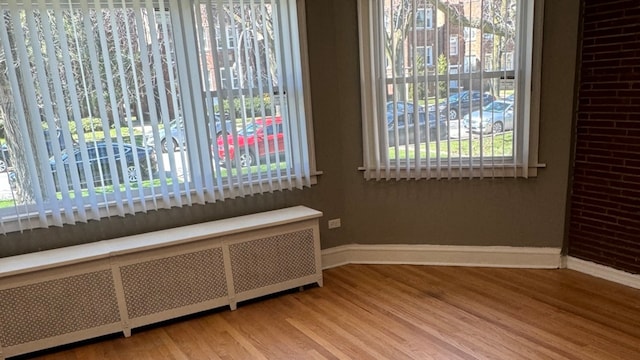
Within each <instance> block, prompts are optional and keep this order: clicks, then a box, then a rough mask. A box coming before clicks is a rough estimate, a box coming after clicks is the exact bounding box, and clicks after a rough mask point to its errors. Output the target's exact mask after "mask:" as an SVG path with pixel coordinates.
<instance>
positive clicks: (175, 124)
mask: <svg viewBox="0 0 640 360" xmlns="http://www.w3.org/2000/svg"><path fill="white" fill-rule="evenodd" d="M215 119H216V120H215V123H214V128H213V129H212V130H211V132H212V133H214V134H215V137H216V138H217V137H218V136H220V135H222V131H223V130H222V127H223V125H222V124H223V123H222V121H221V120H220V117H219V116H218V115H215ZM224 127H225V128H226V131H227V133H228V134H231V131H232V129H233V127H234V125H233V122H231V121H229V120H227V121H225V122H224ZM169 129H170V134H171V135H170V136H171V138H170V139H168V136H167V131H166V129H160V130H159V140H160V148H161V149H162V152H164V153H166V152H168V151H169V147H170V146H173V151H177V150H179V148H180V146H183V145H184V143H185V140H186V138H187V137H186V136H185V133H184V121H183V119H182V118H181V117H179V118H175V119H173V120H171V121H170V122H169ZM145 145H147V146H151V147H155V138H154V137H153V134H149V135H148V136H147V138H146V140H145Z"/></svg>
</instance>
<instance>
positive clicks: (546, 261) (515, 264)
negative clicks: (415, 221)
mask: <svg viewBox="0 0 640 360" xmlns="http://www.w3.org/2000/svg"><path fill="white" fill-rule="evenodd" d="M561 260H562V257H561V255H560V248H530V247H507V246H446V245H357V244H354V245H343V246H338V247H334V248H329V249H325V250H322V268H323V269H329V268H332V267H336V266H341V265H346V264H412V265H443V266H444V265H446V266H481V267H507V268H535V269H557V268H560V266H561Z"/></svg>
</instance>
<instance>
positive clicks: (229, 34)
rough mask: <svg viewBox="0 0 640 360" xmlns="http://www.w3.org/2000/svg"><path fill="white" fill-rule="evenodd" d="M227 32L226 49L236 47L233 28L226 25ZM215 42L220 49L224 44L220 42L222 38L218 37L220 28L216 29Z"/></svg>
mask: <svg viewBox="0 0 640 360" xmlns="http://www.w3.org/2000/svg"><path fill="white" fill-rule="evenodd" d="M226 32H227V44H226V46H227V49H229V50H231V49H235V47H236V35H235V31H234V29H233V28H231V27H228V28H227V29H226ZM216 43H217V44H218V50H222V48H223V47H224V46H225V44H224V43H223V42H222V38H221V37H220V29H216Z"/></svg>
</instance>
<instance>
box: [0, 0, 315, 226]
mask: <svg viewBox="0 0 640 360" xmlns="http://www.w3.org/2000/svg"><path fill="white" fill-rule="evenodd" d="M301 13H302V12H301ZM0 16H1V18H0V122H1V124H2V129H3V130H4V133H2V134H0V135H1V137H2V139H1V141H2V150H3V151H2V154H1V155H2V156H0V160H1V163H0V170H2V171H4V172H3V173H0V196H2V198H1V199H0V223H1V228H2V231H4V232H8V231H16V230H22V229H28V228H34V227H46V226H50V225H62V224H72V223H75V222H77V221H81V222H85V221H87V220H90V219H100V218H102V217H105V216H112V215H118V216H123V215H125V214H133V213H136V212H140V211H147V210H155V209H159V208H170V207H175V206H185V205H191V204H196V203H197V204H204V203H207V202H214V201H219V200H224V199H226V198H230V197H236V196H246V195H251V194H256V193H262V192H272V191H275V190H283V189H292V188H302V187H305V186H310V185H311V182H312V176H313V172H314V171H315V169H314V167H315V165H314V162H313V148H312V146H311V144H310V141H309V139H311V138H312V137H311V136H310V135H311V126H310V119H309V117H308V116H307V114H310V111H309V97H308V96H309V95H308V91H305V89H307V88H308V81H307V80H306V77H305V76H303V69H304V68H306V63H305V61H304V60H303V58H302V56H303V55H304V54H302V53H301V51H300V47H301V43H302V44H303V43H304V33H301V32H299V30H298V20H299V19H303V16H299V14H298V5H297V3H296V0H270V1H260V0H224V1H223V0H209V1H205V0H201V1H198V0H192V1H178V0H164V1H163V0H148V1H131V0H123V1H102V0H79V1H75V0H74V1H70V0H42V1H39V2H31V1H28V2H27V1H21V0H0ZM301 35H302V36H301ZM212 41H214V42H215V43H211V42H212Z"/></svg>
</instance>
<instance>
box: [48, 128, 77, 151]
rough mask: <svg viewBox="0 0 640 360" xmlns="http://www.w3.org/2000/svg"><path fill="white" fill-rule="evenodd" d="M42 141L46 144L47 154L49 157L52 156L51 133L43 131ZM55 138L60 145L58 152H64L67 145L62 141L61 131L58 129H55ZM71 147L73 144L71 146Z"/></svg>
mask: <svg viewBox="0 0 640 360" xmlns="http://www.w3.org/2000/svg"><path fill="white" fill-rule="evenodd" d="M43 131H44V140H45V143H46V144H47V153H48V154H49V156H51V155H53V144H52V142H51V133H50V132H49V130H47V129H44V130H43ZM56 138H57V140H58V144H60V150H64V149H66V148H67V144H66V143H65V141H64V136H62V131H60V129H56ZM71 145H73V144H71Z"/></svg>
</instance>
